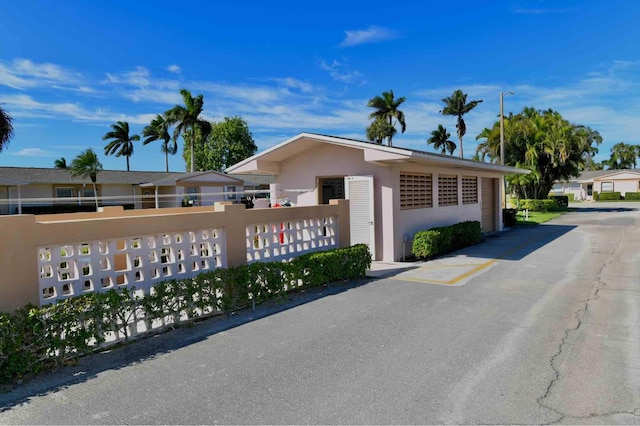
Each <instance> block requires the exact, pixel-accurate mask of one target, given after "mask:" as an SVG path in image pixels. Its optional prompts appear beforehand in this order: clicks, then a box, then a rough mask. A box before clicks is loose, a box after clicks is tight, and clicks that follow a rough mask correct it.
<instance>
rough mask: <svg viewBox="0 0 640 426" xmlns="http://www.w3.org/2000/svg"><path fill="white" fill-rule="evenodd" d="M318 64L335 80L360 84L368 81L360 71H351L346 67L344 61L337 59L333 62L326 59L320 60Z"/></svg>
mask: <svg viewBox="0 0 640 426" xmlns="http://www.w3.org/2000/svg"><path fill="white" fill-rule="evenodd" d="M318 66H319V67H320V68H322V69H323V70H325V71H327V72H329V75H330V76H331V78H332V79H334V80H335V81H339V82H341V83H346V84H357V85H360V86H361V85H363V84H364V83H366V82H365V81H364V80H363V78H362V73H360V71H357V70H354V71H349V70H347V69H346V66H345V65H344V64H343V63H340V62H338V61H336V60H334V61H332V62H331V63H327V62H326V61H324V60H321V61H320V62H318Z"/></svg>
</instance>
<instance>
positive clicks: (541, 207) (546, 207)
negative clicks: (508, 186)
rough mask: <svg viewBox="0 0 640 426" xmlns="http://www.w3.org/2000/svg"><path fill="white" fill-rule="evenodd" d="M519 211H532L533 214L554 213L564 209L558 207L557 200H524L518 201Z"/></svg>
mask: <svg viewBox="0 0 640 426" xmlns="http://www.w3.org/2000/svg"><path fill="white" fill-rule="evenodd" d="M567 204H568V203H567ZM518 210H531V211H533V212H553V211H558V210H562V209H561V207H560V206H559V205H558V203H557V202H556V200H534V199H522V200H519V201H518Z"/></svg>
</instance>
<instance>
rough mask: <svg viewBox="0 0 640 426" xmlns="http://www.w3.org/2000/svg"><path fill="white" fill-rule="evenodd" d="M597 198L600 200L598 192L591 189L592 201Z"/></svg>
mask: <svg viewBox="0 0 640 426" xmlns="http://www.w3.org/2000/svg"><path fill="white" fill-rule="evenodd" d="M598 200H600V194H599V193H598V191H593V201H598Z"/></svg>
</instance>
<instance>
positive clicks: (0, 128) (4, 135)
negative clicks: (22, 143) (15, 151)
mask: <svg viewBox="0 0 640 426" xmlns="http://www.w3.org/2000/svg"><path fill="white" fill-rule="evenodd" d="M12 137H13V118H11V116H10V115H9V112H7V110H5V109H4V108H2V106H0V152H2V150H3V149H4V148H6V147H7V145H9V141H10V140H11V138H12Z"/></svg>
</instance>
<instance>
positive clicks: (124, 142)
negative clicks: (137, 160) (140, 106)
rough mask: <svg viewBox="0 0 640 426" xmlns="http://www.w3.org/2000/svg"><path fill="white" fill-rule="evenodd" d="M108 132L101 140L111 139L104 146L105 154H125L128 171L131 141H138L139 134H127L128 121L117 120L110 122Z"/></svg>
mask: <svg viewBox="0 0 640 426" xmlns="http://www.w3.org/2000/svg"><path fill="white" fill-rule="evenodd" d="M111 128H112V129H113V130H111V131H110V132H108V133H106V134H105V135H104V136H103V137H102V140H103V141H106V140H108V139H112V141H111V142H109V143H108V144H107V145H106V146H105V147H104V153H105V155H112V154H115V155H116V157H120V156H123V155H124V156H125V157H126V158H127V171H129V157H131V156H132V155H133V142H134V141H139V140H140V136H138V135H133V136H129V123H127V122H126V121H118V122H117V123H116V124H112V125H111Z"/></svg>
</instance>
